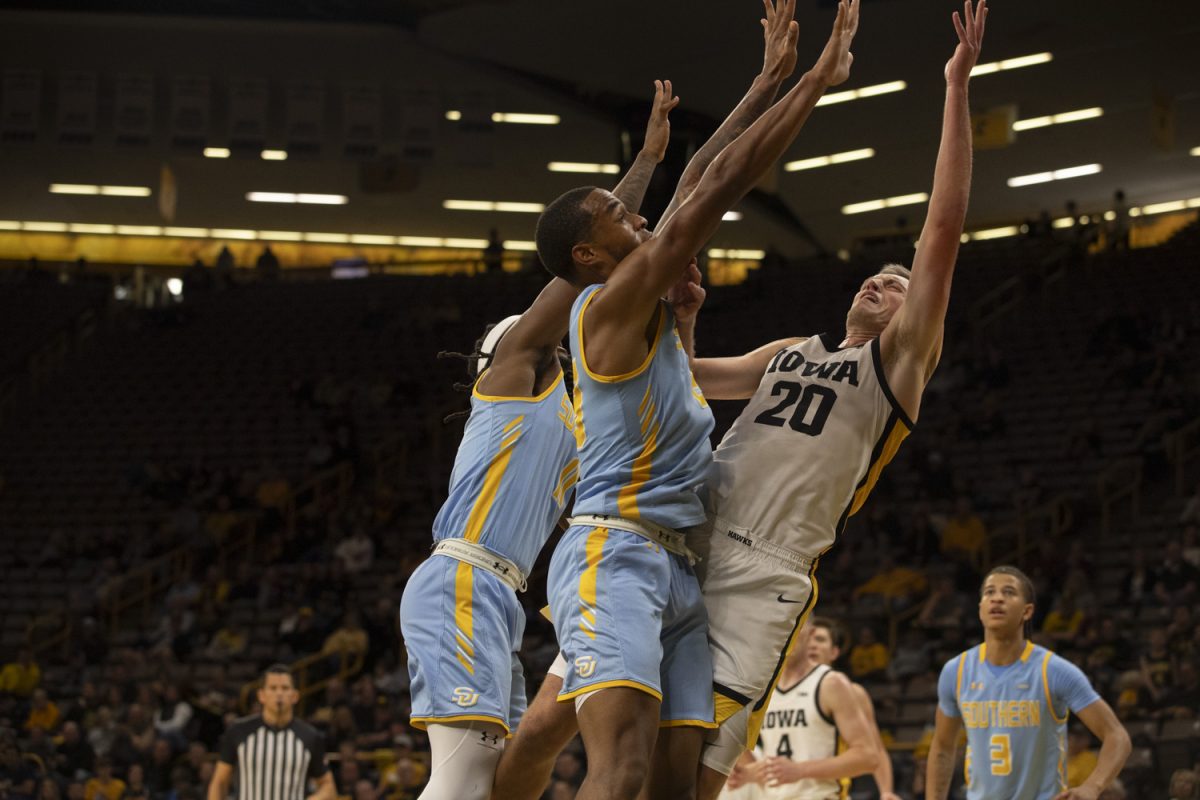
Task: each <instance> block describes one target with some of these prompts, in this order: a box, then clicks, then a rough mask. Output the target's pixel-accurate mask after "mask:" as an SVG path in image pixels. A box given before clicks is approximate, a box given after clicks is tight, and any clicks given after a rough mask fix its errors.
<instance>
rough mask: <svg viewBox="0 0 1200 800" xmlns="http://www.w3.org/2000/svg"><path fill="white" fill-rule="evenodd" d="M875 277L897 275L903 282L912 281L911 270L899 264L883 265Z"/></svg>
mask: <svg viewBox="0 0 1200 800" xmlns="http://www.w3.org/2000/svg"><path fill="white" fill-rule="evenodd" d="M875 274H876V275H899V276H900V277H901V278H904V280H906V281H907V280H912V270H910V269H909V268H908V267H905V266H901V265H900V264H884V265H883V267H881V268H880V270H879V272H876V273H875Z"/></svg>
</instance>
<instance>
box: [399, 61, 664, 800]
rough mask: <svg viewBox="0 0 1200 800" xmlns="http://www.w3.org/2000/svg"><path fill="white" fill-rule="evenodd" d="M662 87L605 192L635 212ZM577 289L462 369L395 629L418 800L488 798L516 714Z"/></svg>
mask: <svg viewBox="0 0 1200 800" xmlns="http://www.w3.org/2000/svg"><path fill="white" fill-rule="evenodd" d="M677 102H678V101H677V100H675V99H674V98H673V97H672V95H671V92H670V86H669V85H667V86H664V85H662V84H659V85H658V86H657V87H656V92H655V101H654V107H653V110H652V112H651V118H650V124H649V125H648V126H647V134H646V144H645V146H644V147H643V150H642V152H641V153H640V154H639V156H638V159H637V160H636V161H635V162H634V165H633V166H632V167H631V168H630V170H629V172H628V173H627V174H626V175H625V177H624V178H623V179H622V181H621V183H620V184H618V186H617V188H616V189H615V190H614V192H615V193H616V194H617V195H619V196H621V197H623V198H625V200H626V202H629V203H630V204H632V205H634V206H637V205H639V204H640V203H641V200H642V197H643V195H644V194H645V191H646V187H647V186H648V184H649V180H650V176H651V174H652V173H653V171H654V168H655V166H656V165H657V164H658V162H659V161H661V160H662V157H663V155H664V153H665V151H666V146H667V143H668V141H669V139H670V126H669V123H668V122H667V115H668V113H669V112H670V110H671V109H672V108H674V106H675V105H676V104H677ZM577 294H578V291H577V290H576V289H575V288H574V287H572V286H571V285H570V284H568V283H567V282H565V281H562V280H558V279H555V280H553V281H551V282H550V284H549V285H548V286H547V287H546V288H545V289H543V291H542V292H541V294H540V295H539V296H538V297H537V299H536V300H535V301H534V303H533V305H531V306H530V307H529V309H528V310H527V311H526V312H525V313H524V314H522V315H520V316H513V317H509V318H508V319H506V320H504V321H503V322H501V323H500V324H499V325H497V326H495V327H494V328H492V329H490V330H489V331H488V332H487V333H486V334H485V336H484V338H483V339H482V341H481V343H480V345H479V346H478V348H477V351H478V352H477V353H475V354H473V355H474V358H472V360H471V361H470V362H469V364H468V366H469V368H471V373H472V376H473V377H476V378H477V380H475V382H474V385H473V387H472V394H471V411H470V415H469V417H468V420H467V424H466V429H465V431H464V433H463V439H462V443H461V444H460V446H459V449H458V453H457V455H456V457H455V462H454V469H453V471H452V473H451V476H450V492H449V496H448V498H447V500H446V502H445V504H444V505H443V506H442V508H441V510H440V511H439V512H438V515H437V518H436V519H435V520H434V524H433V533H434V542H435V546H434V554H433V557H431V558H430V559H429V560H427V561H426V562H425V563H423V564H421V566H420V567H418V568H417V570H416V571H415V572H414V573H413V576H412V578H411V579H410V580H409V582H408V584H407V586H405V590H404V597H403V600H402V601H401V606H400V619H401V627H402V630H403V634H404V641H405V647H406V649H407V651H408V667H409V675H410V677H411V681H412V724H413V725H414V726H416V727H419V728H425V729H426V730H427V731H428V734H429V742H430V750H431V773H430V779H429V784H428V786H427V787H426V788H425V790H424V792H422V794H421V798H422V800H483V799H484V798H486V797H488V795H489V793H490V792H491V788H492V781H493V777H494V775H495V771H496V764H497V762H498V761H499V758H500V755H501V752H502V750H503V749H504V744H505V737H506V736H507V734H508V733H509V732H510V731H511V730H512V729H513V728H514V727H515V726H516V725H517V722H518V721H519V719H520V717H521V715H522V713H523V712H524V710H525V680H524V675H523V673H522V670H521V664H520V662H519V661H518V660H517V650H518V649H519V648H520V645H521V639H522V635H523V633H524V628H525V613H524V610H523V609H522V607H521V604H520V602H519V601H518V599H517V595H516V593H517V592H518V591H523V590H524V589H525V576H526V575H528V573H529V570H530V569H531V568H532V567H533V563H534V561H535V559H536V558H537V555H538V553H539V551H540V550H541V549H542V546H543V545H544V544H545V542H546V540H547V538H549V536H550V533H551V531H552V530H553V529H554V526H555V523H556V522H557V521H558V519H559V518H560V516H561V515H562V512H563V509H564V507H565V506H566V504H567V502H568V500H569V499H570V497H571V494H572V491H573V489H574V485H575V481H576V478H577V475H578V465H579V462H578V458H577V456H576V452H575V439H574V434H573V429H574V409H573V407H572V404H571V400H570V397H569V395H568V394H567V390H566V388H565V387H564V373H563V369H562V366H561V365H560V356H565V351H564V350H563V349H562V347H561V344H562V340H563V336H564V334H565V333H566V330H567V320H568V315H569V312H570V308H571V304H572V302H573V301H574V300H575V297H576V296H577Z"/></svg>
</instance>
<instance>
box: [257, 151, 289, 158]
mask: <svg viewBox="0 0 1200 800" xmlns="http://www.w3.org/2000/svg"><path fill="white" fill-rule="evenodd" d="M259 155H260V156H262V159H263V161H287V156H288V154H287V150H263V151H262V152H261V153H259Z"/></svg>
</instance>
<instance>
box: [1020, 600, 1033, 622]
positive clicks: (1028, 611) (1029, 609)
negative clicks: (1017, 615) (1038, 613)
mask: <svg viewBox="0 0 1200 800" xmlns="http://www.w3.org/2000/svg"><path fill="white" fill-rule="evenodd" d="M1031 619H1033V603H1026V604H1025V613H1023V614H1022V615H1021V621H1022V622H1029V620H1031Z"/></svg>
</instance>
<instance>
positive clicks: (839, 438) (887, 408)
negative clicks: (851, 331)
mask: <svg viewBox="0 0 1200 800" xmlns="http://www.w3.org/2000/svg"><path fill="white" fill-rule="evenodd" d="M837 342H838V340H837V339H834V338H832V337H831V336H829V335H828V334H821V335H820V336H813V337H812V338H810V339H806V340H804V341H803V342H800V343H799V344H796V345H793V346H791V347H788V348H785V349H783V350H780V351H779V353H777V354H776V355H775V357H774V358H772V359H771V362H770V364H769V365H768V366H767V369H766V372H765V373H764V374H763V377H762V380H761V381H760V382H759V384H758V389H757V391H755V393H754V396H753V397H752V398H751V399H750V402H749V403H748V404H747V405H746V408H745V409H744V410H743V411H742V413H741V415H740V416H739V417H738V418H737V421H735V422H734V423H733V426H732V427H731V428H730V429H729V432H728V433H726V434H725V438H724V439H722V440H721V444H720V445H719V446H718V447H717V449H716V451H715V452H714V453H713V466H712V472H711V473H710V486H709V489H710V495H711V503H712V510H713V512H714V513H715V515H716V517H717V519H718V520H719V521H720V522H721V523H723V524H726V525H729V526H730V527H732V528H735V529H740V530H744V531H746V532H747V533H749V534H750V535H757V536H760V537H762V538H764V539H768V540H770V541H772V542H775V543H777V544H780V545H782V546H784V547H787V548H788V549H790V550H793V551H795V552H798V553H800V554H801V555H803V556H807V557H809V558H816V557H818V556H820V555H821V554H822V553H823V552H825V551H826V550H828V549H829V548H830V547H831V546H832V545H833V540H834V537H836V536H837V534H838V533H840V532H841V530H842V528H843V527H844V526H845V524H846V519H847V518H848V517H849V516H850V515H851V514H854V513H855V512H856V511H858V509H859V508H860V507H861V506H862V504H863V502H864V501H865V500H866V499H867V495H868V494H869V493H870V492H871V489H872V488H874V486H875V482H876V481H877V480H878V479H879V474H880V472H882V471H883V468H884V466H886V465H887V463H888V462H889V461H891V460H892V457H893V456H895V455H896V451H897V450H898V449H899V447H900V443H901V442H902V441H904V438H905V437H906V436H908V434H909V432H910V431H911V430H912V428H913V423H912V421H911V420H910V419H909V418H908V415H907V414H905V413H904V410H903V409H901V408H900V404H899V403H897V402H896V399H895V397H894V396H893V395H892V391H891V389H890V388H888V385H887V379H886V378H885V377H884V373H883V363H882V359H881V357H880V355H879V339H873V340H871V341H870V342H868V343H866V344H862V345H858V346H856V347H846V348H840V347H838V346H837Z"/></svg>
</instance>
